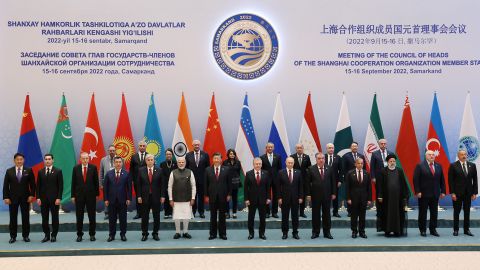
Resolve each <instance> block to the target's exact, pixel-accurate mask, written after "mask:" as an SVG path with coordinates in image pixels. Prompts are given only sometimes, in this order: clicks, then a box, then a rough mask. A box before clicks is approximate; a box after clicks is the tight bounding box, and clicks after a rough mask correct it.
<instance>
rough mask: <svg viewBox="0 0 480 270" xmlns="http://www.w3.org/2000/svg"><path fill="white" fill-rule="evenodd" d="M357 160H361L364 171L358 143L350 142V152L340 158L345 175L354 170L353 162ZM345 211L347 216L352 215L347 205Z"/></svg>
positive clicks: (362, 157)
mask: <svg viewBox="0 0 480 270" xmlns="http://www.w3.org/2000/svg"><path fill="white" fill-rule="evenodd" d="M357 158H361V159H363V169H364V170H365V169H366V165H365V164H366V162H365V157H364V156H363V155H362V154H360V153H358V143H357V142H352V144H351V145H350V152H348V153H345V155H343V156H342V163H343V164H342V167H343V171H344V173H345V174H346V173H347V172H349V171H351V170H353V169H355V160H357ZM344 188H346V187H344ZM347 211H348V216H349V217H350V216H351V214H352V213H351V210H350V206H349V205H348V204H347Z"/></svg>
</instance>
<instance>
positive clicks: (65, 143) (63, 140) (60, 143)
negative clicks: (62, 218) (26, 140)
mask: <svg viewBox="0 0 480 270" xmlns="http://www.w3.org/2000/svg"><path fill="white" fill-rule="evenodd" d="M50 153H51V154H53V158H54V165H55V167H57V168H60V169H61V170H62V173H63V196H62V204H65V203H68V202H70V196H71V191H72V170H73V167H74V166H75V164H76V163H77V160H76V158H75V150H74V148H73V140H72V129H71V127H70V118H69V117H68V109H67V101H66V99H65V95H62V104H61V106H60V111H59V113H58V119H57V127H56V128H55V133H54V134H53V140H52V147H51V148H50Z"/></svg>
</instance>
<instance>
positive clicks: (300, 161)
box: [298, 155, 302, 166]
mask: <svg viewBox="0 0 480 270" xmlns="http://www.w3.org/2000/svg"><path fill="white" fill-rule="evenodd" d="M298 165H300V166H302V155H299V156H298Z"/></svg>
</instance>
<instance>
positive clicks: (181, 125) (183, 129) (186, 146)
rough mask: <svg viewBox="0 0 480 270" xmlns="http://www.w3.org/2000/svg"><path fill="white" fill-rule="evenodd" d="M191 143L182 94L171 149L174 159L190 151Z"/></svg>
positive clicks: (185, 105) (188, 122) (190, 132)
mask: <svg viewBox="0 0 480 270" xmlns="http://www.w3.org/2000/svg"><path fill="white" fill-rule="evenodd" d="M192 143H193V139H192V130H191V129H190V120H189V119H188V111H187V104H186V103H185V97H184V95H183V93H182V100H181V102H180V110H179V111H178V120H177V124H176V125H175V133H174V134H173V141H172V149H173V153H174V154H175V157H183V156H185V155H186V154H187V152H188V151H189V150H190V149H191V147H192Z"/></svg>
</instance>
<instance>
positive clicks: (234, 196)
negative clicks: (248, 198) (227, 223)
mask: <svg viewBox="0 0 480 270" xmlns="http://www.w3.org/2000/svg"><path fill="white" fill-rule="evenodd" d="M230 201H231V202H232V213H234V214H235V213H237V210H238V188H234V189H232V198H231V199H230ZM227 213H230V202H227Z"/></svg>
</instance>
